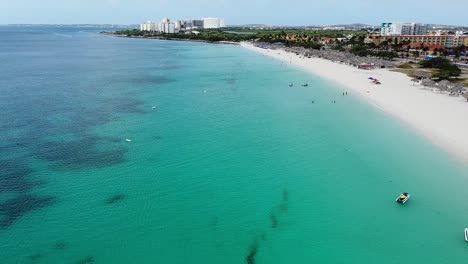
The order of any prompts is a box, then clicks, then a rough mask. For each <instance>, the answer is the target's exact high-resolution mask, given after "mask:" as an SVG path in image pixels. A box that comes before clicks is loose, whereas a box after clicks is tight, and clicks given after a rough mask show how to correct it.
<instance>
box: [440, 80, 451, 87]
mask: <svg viewBox="0 0 468 264" xmlns="http://www.w3.org/2000/svg"><path fill="white" fill-rule="evenodd" d="M450 84H451V83H450V82H449V81H447V80H442V81H440V82H439V85H444V86H449V85H450Z"/></svg>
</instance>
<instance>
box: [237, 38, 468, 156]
mask: <svg viewBox="0 0 468 264" xmlns="http://www.w3.org/2000/svg"><path fill="white" fill-rule="evenodd" d="M240 45H241V46H242V47H244V48H246V49H249V50H252V51H255V52H258V53H260V54H263V55H266V56H270V57H273V58H275V59H278V60H280V61H285V62H288V63H289V64H290V65H293V66H297V67H300V68H302V69H304V70H306V71H307V72H310V73H312V74H315V75H318V76H320V77H322V78H324V79H327V80H330V81H333V82H334V83H337V84H339V85H340V86H342V87H346V88H348V89H349V90H350V91H351V92H353V93H355V94H357V95H358V96H359V97H360V98H363V99H364V100H365V101H366V102H367V103H369V104H371V105H373V106H374V107H376V108H378V109H380V110H382V111H384V112H386V113H388V114H391V115H392V116H395V117H397V118H398V119H399V120H401V121H404V122H405V123H407V124H409V125H410V126H411V127H412V128H413V129H416V130H417V131H418V132H419V133H421V134H422V135H424V136H425V137H426V138H428V139H429V140H430V141H431V142H432V143H433V144H435V145H437V146H439V147H441V148H442V149H444V150H446V151H447V152H449V153H450V154H454V155H455V156H456V157H457V158H459V159H461V160H462V161H463V162H464V163H465V165H466V164H468V124H467V123H466V121H465V120H466V118H467V117H468V103H467V102H466V100H465V99H464V98H463V97H449V96H448V95H447V94H441V93H438V92H434V91H430V90H427V89H422V86H420V85H418V84H416V85H413V82H412V81H411V78H410V77H408V76H406V75H405V74H403V73H399V72H394V71H390V70H388V69H373V70H361V69H357V68H354V67H352V66H349V65H344V64H340V63H337V62H332V61H329V60H326V59H321V58H303V57H301V56H298V55H296V54H294V53H290V52H287V51H285V50H283V49H276V50H271V49H262V48H259V47H255V46H253V45H252V44H250V43H246V42H242V43H241V44H240ZM371 76H372V77H375V78H378V79H379V80H380V81H381V82H382V84H381V85H375V84H373V83H371V82H370V81H369V80H368V77H371Z"/></svg>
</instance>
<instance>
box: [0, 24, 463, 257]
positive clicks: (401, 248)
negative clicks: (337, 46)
mask: <svg viewBox="0 0 468 264" xmlns="http://www.w3.org/2000/svg"><path fill="white" fill-rule="evenodd" d="M98 31H99V30H98V29H95V28H78V27H39V26H34V27H6V26H4V27H0V62H1V63H0V113H1V115H0V165H1V171H0V262H1V263H171V264H178V263H204V264H207V263H227V264H229V263H233V264H234V263H257V264H263V263H271V264H275V263H347V264H352V263H360V264H363V263H369V264H371V263H381V264H389V263H404V262H408V263H466V259H467V258H468V243H466V242H465V241H464V236H463V230H464V228H465V227H467V226H468V203H467V201H468V193H467V192H466V186H468V177H467V172H468V168H467V167H466V165H464V164H463V163H462V162H461V161H459V160H457V159H455V158H454V157H452V156H450V155H449V154H447V153H445V152H444V151H443V150H441V149H439V148H438V147H436V146H434V145H432V144H431V143H430V142H429V141H428V140H427V139H425V138H424V137H422V136H420V135H419V134H417V133H416V132H415V131H414V130H413V129H412V128H410V127H408V126H407V125H406V124H403V123H402V122H400V121H398V120H395V119H394V118H392V117H389V116H387V115H386V114H384V113H382V112H380V111H379V110H376V109H374V108H373V107H372V106H369V105H367V104H366V103H364V102H363V101H362V100H361V99H360V98H357V97H354V96H353V94H351V93H349V95H348V96H342V92H343V91H344V90H343V88H341V87H339V86H337V85H335V84H333V83H330V82H326V81H324V80H322V79H320V78H319V77H317V76H313V75H310V74H308V73H305V72H303V71H301V70H299V69H296V68H294V67H292V66H290V65H287V66H285V65H282V64H281V63H280V62H278V61H275V60H273V59H271V58H267V57H264V56H262V55H259V54H257V53H254V52H252V51H249V50H245V49H243V48H241V47H238V46H230V45H215V44H205V43H189V42H172V41H159V40H141V39H126V38H116V37H111V36H104V35H100V34H97V32H98ZM291 82H293V83H295V84H296V85H295V86H294V87H289V86H288V84H289V83H291ZM306 82H307V83H308V84H309V87H301V86H300V84H301V83H306ZM332 101H336V103H331V102H332ZM153 106H155V107H156V108H155V109H153ZM126 139H131V142H127V141H126ZM403 191H407V192H410V193H411V195H412V198H411V199H410V201H409V202H408V203H407V204H406V205H404V206H401V205H399V204H397V203H395V198H396V197H397V196H398V195H399V194H400V193H401V192H403Z"/></svg>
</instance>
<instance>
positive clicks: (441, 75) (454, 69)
mask: <svg viewBox="0 0 468 264" xmlns="http://www.w3.org/2000/svg"><path fill="white" fill-rule="evenodd" d="M419 65H420V66H421V67H422V68H433V69H437V71H436V72H435V73H434V74H433V75H432V77H434V78H438V79H440V80H448V79H450V78H452V77H458V76H460V74H461V70H460V68H458V66H457V65H455V64H453V63H451V62H450V61H449V60H447V59H445V58H442V57H436V58H432V59H430V60H423V61H421V62H419Z"/></svg>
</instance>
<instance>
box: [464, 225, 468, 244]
mask: <svg viewBox="0 0 468 264" xmlns="http://www.w3.org/2000/svg"><path fill="white" fill-rule="evenodd" d="M465 241H466V242H468V228H465Z"/></svg>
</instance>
